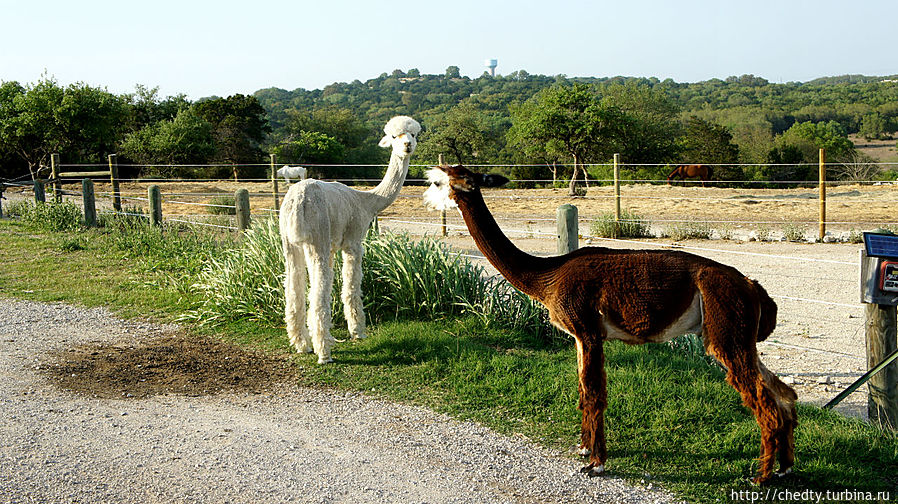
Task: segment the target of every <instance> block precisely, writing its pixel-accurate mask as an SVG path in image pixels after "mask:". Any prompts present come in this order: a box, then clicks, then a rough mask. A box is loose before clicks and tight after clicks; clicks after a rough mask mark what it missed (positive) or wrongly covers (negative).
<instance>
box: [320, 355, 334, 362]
mask: <svg viewBox="0 0 898 504" xmlns="http://www.w3.org/2000/svg"><path fill="white" fill-rule="evenodd" d="M332 362H334V359H331V358H330V357H318V364H330V363H332Z"/></svg>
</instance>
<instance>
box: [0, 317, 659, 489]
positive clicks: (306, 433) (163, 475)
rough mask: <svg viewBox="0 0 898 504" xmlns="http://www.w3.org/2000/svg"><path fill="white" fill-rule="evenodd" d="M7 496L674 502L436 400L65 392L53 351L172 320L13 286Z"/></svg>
mask: <svg viewBox="0 0 898 504" xmlns="http://www.w3.org/2000/svg"><path fill="white" fill-rule="evenodd" d="M0 317H2V320H4V324H3V325H2V328H0V502H23V503H27V502H46V503H51V502H87V503H95V502H165V503H169V502H322V503H327V502H353V503H358V502H377V503H384V502H402V503H406V502H408V503H411V502H459V503H467V502H470V503H482V502H673V501H674V499H673V498H672V497H671V496H669V495H667V494H665V493H663V492H660V491H658V490H657V489H651V488H649V487H650V485H649V487H633V486H631V485H628V484H627V483H625V482H623V481H622V480H619V479H614V478H610V477H606V478H595V479H589V478H586V477H584V476H582V475H581V474H579V472H578V469H579V467H580V464H579V463H578V462H577V461H576V460H573V459H571V458H569V457H565V456H563V455H560V454H556V453H552V452H549V451H547V450H544V449H541V448H538V447H536V446H533V445H532V444H530V443H527V442H526V441H524V440H521V439H516V438H509V437H504V436H500V435H497V434H495V433H493V432H491V431H489V430H487V429H485V428H483V427H480V426H478V425H475V424H472V423H465V422H457V421H454V420H451V419H450V418H448V417H446V416H443V415H438V414H435V413H433V412H431V411H428V410H426V409H423V408H416V407H410V406H404V405H401V404H394V403H390V402H387V401H383V400H376V399H371V398H367V397H364V396H361V395H358V394H353V393H341V392H334V391H326V390H317V389H304V388H299V387H296V386H293V385H289V384H281V385H278V386H275V387H273V388H271V389H270V390H267V391H265V392H262V393H250V392H242V393H234V392H231V393H224V394H217V395H207V396H197V397H189V396H184V395H174V394H168V395H161V396H153V397H149V398H146V399H101V398H91V397H86V396H82V395H77V394H75V393H72V392H69V391H65V390H60V389H59V388H57V387H56V386H55V385H54V384H53V383H51V382H50V381H49V380H48V378H47V377H46V375H45V374H42V373H41V372H40V371H39V370H40V368H41V367H42V366H44V365H45V362H46V360H47V359H48V355H49V354H50V353H51V352H52V351H54V350H61V349H66V348H68V347H71V346H74V345H80V344H109V343H122V344H128V343H129V342H134V341H140V340H142V339H147V338H152V337H155V336H158V335H159V334H161V333H164V332H165V331H170V330H171V329H172V328H171V327H165V326H156V325H152V324H148V323H144V322H140V321H123V320H120V319H117V318H115V317H113V316H112V315H111V314H110V313H109V312H108V311H106V310H103V309H84V308H77V307H72V306H68V305H63V304H42V303H34V302H25V301H14V300H9V299H0Z"/></svg>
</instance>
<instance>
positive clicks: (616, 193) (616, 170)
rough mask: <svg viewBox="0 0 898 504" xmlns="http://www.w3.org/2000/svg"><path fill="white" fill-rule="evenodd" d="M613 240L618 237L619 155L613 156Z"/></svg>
mask: <svg viewBox="0 0 898 504" xmlns="http://www.w3.org/2000/svg"><path fill="white" fill-rule="evenodd" d="M613 237H614V238H619V237H620V154H617V153H615V154H614V233H613Z"/></svg>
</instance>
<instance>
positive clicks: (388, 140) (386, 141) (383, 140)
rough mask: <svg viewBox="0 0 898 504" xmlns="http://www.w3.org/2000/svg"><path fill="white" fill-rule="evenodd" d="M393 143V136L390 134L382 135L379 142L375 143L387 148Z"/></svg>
mask: <svg viewBox="0 0 898 504" xmlns="http://www.w3.org/2000/svg"><path fill="white" fill-rule="evenodd" d="M392 144H393V138H392V137H391V136H390V135H384V137H383V138H381V139H380V142H378V143H377V145H379V146H381V147H383V148H387V147H389V146H391V145H392Z"/></svg>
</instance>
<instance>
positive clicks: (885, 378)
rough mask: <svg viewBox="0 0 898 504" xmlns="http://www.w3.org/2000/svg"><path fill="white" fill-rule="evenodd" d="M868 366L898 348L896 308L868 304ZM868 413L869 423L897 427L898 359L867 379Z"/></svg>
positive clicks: (883, 358) (866, 331)
mask: <svg viewBox="0 0 898 504" xmlns="http://www.w3.org/2000/svg"><path fill="white" fill-rule="evenodd" d="M865 313H866V316H867V323H866V325H865V333H866V334H865V336H866V340H867V368H868V369H871V368H873V367H874V366H876V365H877V364H879V363H881V362H883V360H885V359H886V357H888V356H889V355H890V354H891V353H892V352H894V351H895V350H896V348H898V331H896V308H895V307H894V306H890V305H881V304H875V303H867V304H866V306H865ZM867 390H868V392H867V416H868V418H869V419H870V423H872V424H874V425H875V424H879V425H880V426H881V427H883V428H890V429H898V361H893V362H892V363H891V364H889V365H888V366H886V367H885V368H883V369H882V370H881V371H880V372H879V373H877V374H876V375H874V376H873V377H872V378H870V381H869V382H867Z"/></svg>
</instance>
